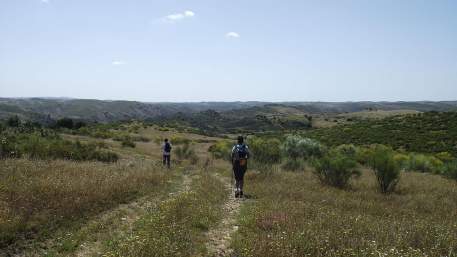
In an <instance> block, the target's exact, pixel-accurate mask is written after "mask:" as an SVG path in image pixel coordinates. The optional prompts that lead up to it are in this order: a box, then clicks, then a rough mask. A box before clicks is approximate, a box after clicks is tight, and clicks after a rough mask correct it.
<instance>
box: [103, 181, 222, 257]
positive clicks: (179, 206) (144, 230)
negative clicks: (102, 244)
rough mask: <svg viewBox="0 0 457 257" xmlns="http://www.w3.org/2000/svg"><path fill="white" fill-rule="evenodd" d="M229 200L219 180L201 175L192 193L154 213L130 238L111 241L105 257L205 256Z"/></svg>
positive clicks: (187, 193)
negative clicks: (211, 232)
mask: <svg viewBox="0 0 457 257" xmlns="http://www.w3.org/2000/svg"><path fill="white" fill-rule="evenodd" d="M226 197H227V192H226V191H225V188H224V185H223V184H222V182H221V181H220V180H219V179H216V178H215V176H212V175H208V174H207V173H201V175H198V176H197V177H195V178H194V179H193V181H192V184H191V187H190V190H188V191H184V192H181V193H179V194H177V195H176V196H174V197H172V198H170V199H168V200H166V201H164V202H162V203H161V204H160V205H159V206H158V207H157V208H155V209H152V210H151V211H150V213H148V214H146V215H145V216H144V217H143V218H142V219H141V220H139V221H138V222H137V223H136V226H135V228H134V231H133V233H131V234H130V235H128V236H127V237H124V238H117V239H116V240H113V241H111V242H110V243H109V244H108V246H109V247H108V249H107V252H106V253H105V254H103V256H110V257H115V256H123V257H125V256H132V257H133V256H157V257H165V256H170V257H172V256H174V257H176V256H183V257H184V256H204V255H205V253H206V249H205V241H207V240H208V239H207V238H206V237H205V232H206V231H208V229H209V228H210V227H212V226H214V225H215V224H216V223H217V222H218V221H219V220H220V219H221V215H222V204H223V203H224V200H225V198H226Z"/></svg>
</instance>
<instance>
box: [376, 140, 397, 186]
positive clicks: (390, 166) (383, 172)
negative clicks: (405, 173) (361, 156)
mask: <svg viewBox="0 0 457 257" xmlns="http://www.w3.org/2000/svg"><path fill="white" fill-rule="evenodd" d="M369 164H370V166H371V168H373V171H374V173H375V175H376V180H377V182H378V186H379V189H380V190H381V192H382V193H384V194H385V193H390V192H392V191H394V190H395V186H396V185H397V183H398V181H399V180H400V166H399V163H398V162H397V161H396V160H395V152H394V151H393V150H392V149H391V148H389V147H385V146H382V145H379V146H377V147H375V149H374V151H373V155H372V156H371V158H370V160H369Z"/></svg>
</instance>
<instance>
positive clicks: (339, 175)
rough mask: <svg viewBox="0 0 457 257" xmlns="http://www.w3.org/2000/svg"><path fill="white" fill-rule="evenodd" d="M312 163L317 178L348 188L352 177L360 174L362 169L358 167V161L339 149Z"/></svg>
mask: <svg viewBox="0 0 457 257" xmlns="http://www.w3.org/2000/svg"><path fill="white" fill-rule="evenodd" d="M311 163H312V165H313V166H314V168H315V171H314V174H315V175H316V176H317V178H318V179H319V180H320V181H321V182H322V183H323V184H326V185H329V186H333V187H337V188H346V187H347V186H348V185H349V182H350V180H351V178H352V177H358V176H360V171H358V170H357V169H356V168H357V162H356V161H355V160H354V159H352V158H349V157H348V156H345V155H344V154H342V153H339V152H338V151H332V152H331V153H330V154H326V155H324V156H323V157H322V158H320V159H314V160H313V161H312V162H311Z"/></svg>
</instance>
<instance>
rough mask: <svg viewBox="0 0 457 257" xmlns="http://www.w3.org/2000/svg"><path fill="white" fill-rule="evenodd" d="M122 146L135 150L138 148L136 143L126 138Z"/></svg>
mask: <svg viewBox="0 0 457 257" xmlns="http://www.w3.org/2000/svg"><path fill="white" fill-rule="evenodd" d="M121 145H122V147H131V148H135V146H136V144H135V142H133V141H132V140H130V139H129V138H124V140H122V142H121Z"/></svg>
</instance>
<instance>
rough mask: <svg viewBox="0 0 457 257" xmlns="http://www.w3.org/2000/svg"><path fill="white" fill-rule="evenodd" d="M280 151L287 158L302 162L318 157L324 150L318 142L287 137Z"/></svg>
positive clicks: (297, 137)
mask: <svg viewBox="0 0 457 257" xmlns="http://www.w3.org/2000/svg"><path fill="white" fill-rule="evenodd" d="M281 150H282V152H283V153H284V154H286V157H288V158H291V159H299V158H301V159H304V160H306V159H309V158H311V157H320V156H322V154H323V153H324V148H323V146H322V145H321V144H320V143H319V142H318V141H316V140H313V139H310V138H302V137H299V136H288V137H287V138H286V140H285V141H284V143H283V144H282V146H281Z"/></svg>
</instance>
